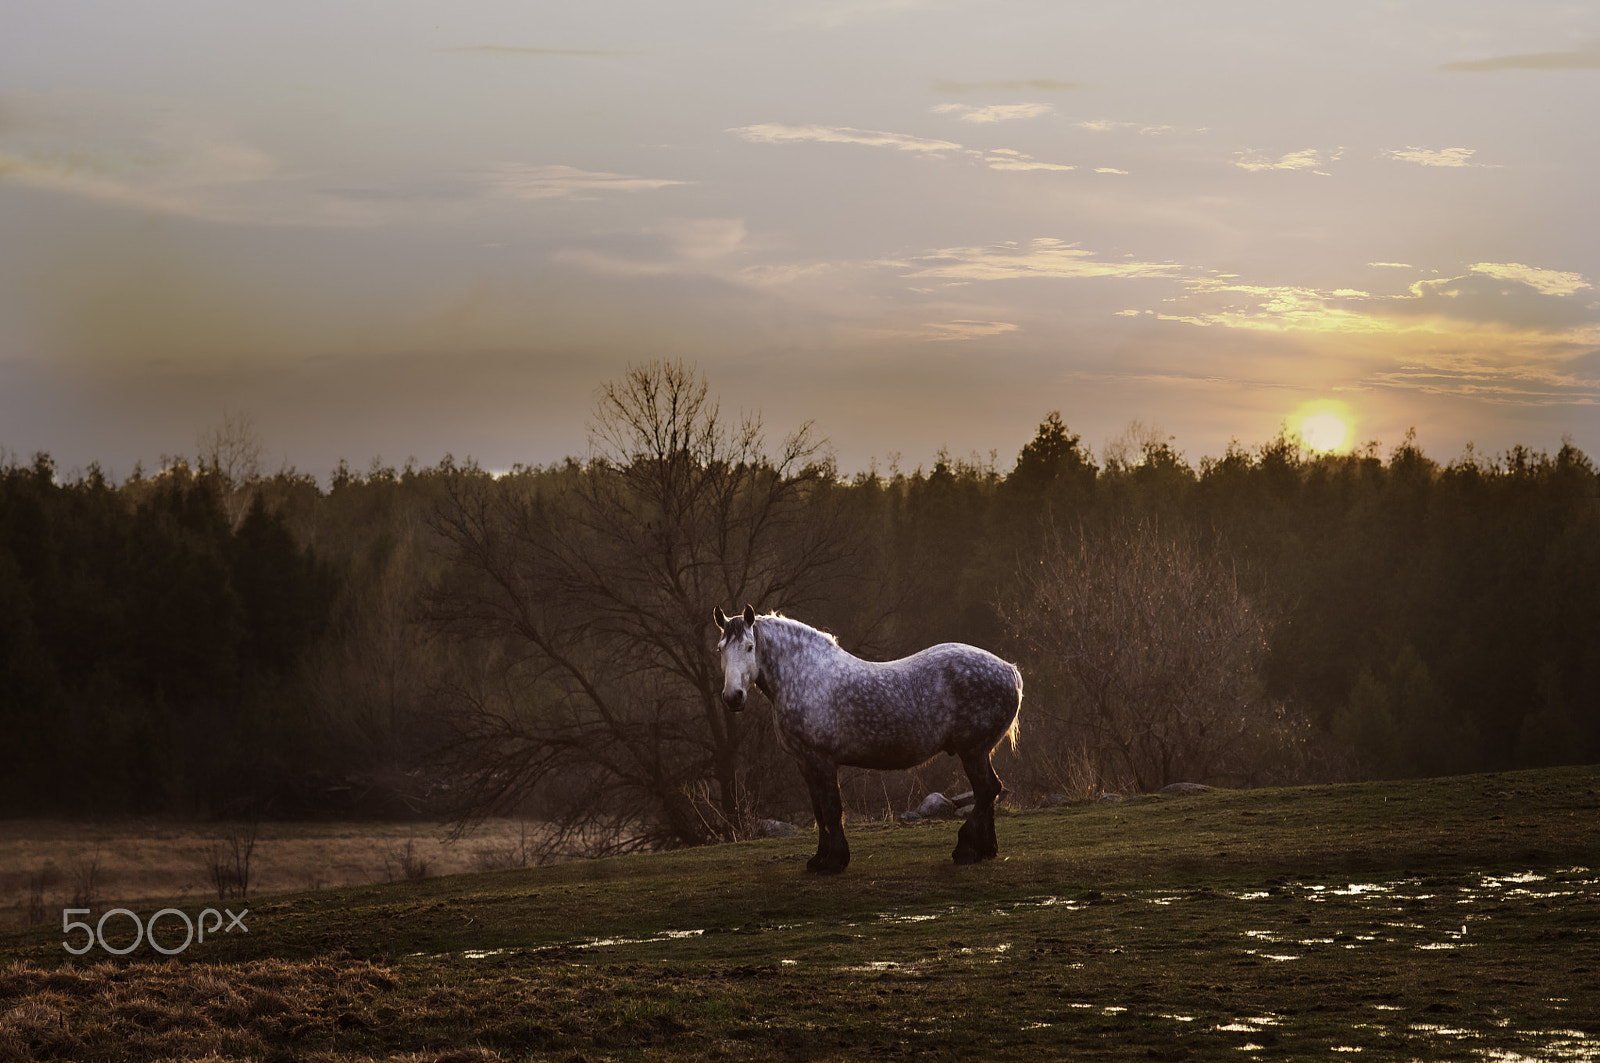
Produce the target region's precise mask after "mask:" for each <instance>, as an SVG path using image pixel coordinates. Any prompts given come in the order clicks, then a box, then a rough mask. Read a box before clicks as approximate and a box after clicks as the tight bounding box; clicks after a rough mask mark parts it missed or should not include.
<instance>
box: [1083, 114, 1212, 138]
mask: <svg viewBox="0 0 1600 1063" xmlns="http://www.w3.org/2000/svg"><path fill="white" fill-rule="evenodd" d="M1072 125H1073V127H1074V128H1076V129H1084V130H1087V131H1089V132H1090V133H1113V132H1117V131H1119V130H1123V129H1133V130H1137V131H1138V132H1139V135H1140V136H1147V137H1151V136H1161V135H1162V134H1165V133H1176V132H1178V127H1177V126H1170V125H1141V124H1140V123H1138V122H1117V121H1113V120H1111V119H1109V118H1090V119H1086V120H1084V121H1081V122H1073V123H1072ZM1197 132H1204V130H1198V131H1197Z"/></svg>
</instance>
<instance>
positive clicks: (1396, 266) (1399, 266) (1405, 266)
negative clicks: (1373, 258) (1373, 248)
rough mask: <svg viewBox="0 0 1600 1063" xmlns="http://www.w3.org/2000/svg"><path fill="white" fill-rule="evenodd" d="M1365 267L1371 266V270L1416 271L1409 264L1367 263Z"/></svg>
mask: <svg viewBox="0 0 1600 1063" xmlns="http://www.w3.org/2000/svg"><path fill="white" fill-rule="evenodd" d="M1367 265H1368V266H1371V267H1372V268H1373V269H1416V268H1417V267H1415V266H1413V265H1412V264H1411V263H1409V262H1368V263H1367Z"/></svg>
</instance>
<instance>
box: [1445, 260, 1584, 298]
mask: <svg viewBox="0 0 1600 1063" xmlns="http://www.w3.org/2000/svg"><path fill="white" fill-rule="evenodd" d="M1468 268H1469V269H1471V270H1472V272H1474V273H1481V274H1483V275H1484V276H1486V277H1494V278H1496V279H1497V280H1505V281H1515V282H1516V283H1518V284H1525V285H1527V286H1528V287H1529V288H1532V289H1533V290H1534V291H1536V292H1540V293H1541V294H1544V295H1574V294H1576V293H1578V292H1581V291H1584V290H1585V289H1588V288H1592V287H1594V285H1592V284H1590V283H1589V280H1588V278H1586V277H1585V276H1584V275H1583V274H1581V273H1563V272H1561V271H1560V270H1554V269H1537V268H1535V267H1533V266H1524V265H1523V264H1522V263H1520V262H1475V263H1473V264H1472V265H1471V266H1470V267H1468Z"/></svg>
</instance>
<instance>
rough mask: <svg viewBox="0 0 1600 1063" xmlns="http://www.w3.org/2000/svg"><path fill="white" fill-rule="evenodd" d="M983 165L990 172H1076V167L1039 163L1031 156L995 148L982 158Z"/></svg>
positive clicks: (1055, 163)
mask: <svg viewBox="0 0 1600 1063" xmlns="http://www.w3.org/2000/svg"><path fill="white" fill-rule="evenodd" d="M983 163H984V165H985V166H987V167H989V169H991V170H1057V171H1066V170H1076V169H1077V167H1076V166H1071V165H1067V164H1065V163H1059V162H1039V161H1038V160H1037V159H1035V158H1034V157H1033V156H1032V155H1024V154H1023V153H1022V152H1020V151H1013V150H1012V149H1010V148H995V149H994V150H993V151H991V152H989V153H988V154H986V155H985V156H984V157H983Z"/></svg>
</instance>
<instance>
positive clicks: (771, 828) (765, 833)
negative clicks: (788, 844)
mask: <svg viewBox="0 0 1600 1063" xmlns="http://www.w3.org/2000/svg"><path fill="white" fill-rule="evenodd" d="M799 835H800V828H799V827H796V826H795V825H794V824H793V823H785V822H784V821H783V820H781V819H763V820H760V821H758V822H757V823H756V837H757V838H796V837H799Z"/></svg>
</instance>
